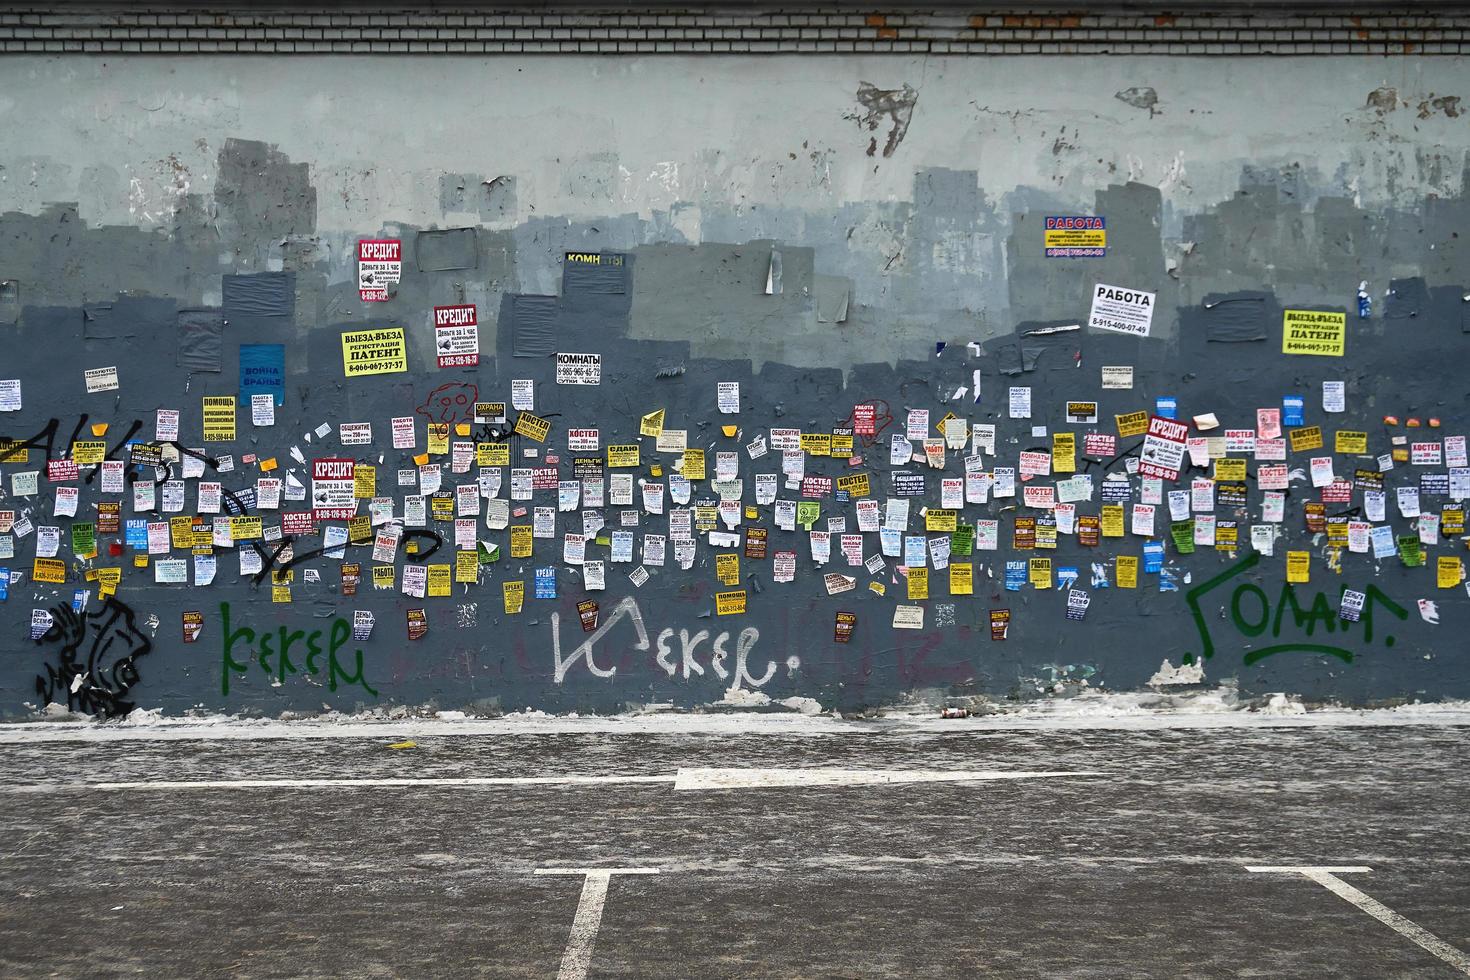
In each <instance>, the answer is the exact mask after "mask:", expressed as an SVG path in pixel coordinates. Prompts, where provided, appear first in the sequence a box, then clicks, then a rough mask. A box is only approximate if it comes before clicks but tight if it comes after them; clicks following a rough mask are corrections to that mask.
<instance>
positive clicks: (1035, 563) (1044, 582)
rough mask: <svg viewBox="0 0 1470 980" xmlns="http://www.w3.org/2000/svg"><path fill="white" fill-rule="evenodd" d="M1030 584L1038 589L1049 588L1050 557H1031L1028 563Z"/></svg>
mask: <svg viewBox="0 0 1470 980" xmlns="http://www.w3.org/2000/svg"><path fill="white" fill-rule="evenodd" d="M1028 568H1029V571H1030V573H1031V585H1032V586H1033V587H1035V588H1038V589H1049V588H1051V559H1050V558H1032V559H1030V561H1029V563H1028Z"/></svg>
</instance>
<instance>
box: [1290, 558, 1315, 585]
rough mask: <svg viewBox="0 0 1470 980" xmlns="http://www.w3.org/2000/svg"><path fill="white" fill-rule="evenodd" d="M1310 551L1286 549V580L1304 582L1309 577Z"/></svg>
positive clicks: (1310, 566) (1310, 565)
mask: <svg viewBox="0 0 1470 980" xmlns="http://www.w3.org/2000/svg"><path fill="white" fill-rule="evenodd" d="M1311 568H1312V553H1311V552H1310V551H1288V552H1287V553H1286V580H1287V581H1288V582H1306V581H1308V580H1309V579H1310V576H1311Z"/></svg>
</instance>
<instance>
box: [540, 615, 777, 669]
mask: <svg viewBox="0 0 1470 980" xmlns="http://www.w3.org/2000/svg"><path fill="white" fill-rule="evenodd" d="M624 618H627V619H629V620H631V621H632V623H633V628H634V629H635V630H636V631H637V635H638V641H637V642H636V643H634V644H633V647H632V648H633V649H634V650H648V649H649V648H650V644H649V640H648V629H647V628H646V627H645V626H644V623H643V613H642V612H641V611H640V610H639V609H638V602H637V600H635V599H634V598H633V597H632V596H628V597H627V598H625V599H623V600H622V601H621V602H619V603H618V604H617V605H616V606H614V607H613V608H612V610H611V611H610V612H609V613H608V614H607V617H606V619H605V621H604V622H602V623H601V624H599V625H598V627H597V629H596V630H595V631H593V632H592V633H590V634H588V636H587V638H586V639H584V640H583V641H582V642H581V644H579V645H578V646H577V647H576V648H574V649H573V650H572V651H571V653H570V654H568V655H567V656H566V657H565V658H563V656H562V650H561V614H560V613H552V614H551V651H552V660H553V664H554V666H555V677H554V679H555V682H556V683H557V684H561V683H564V682H565V681H566V677H567V674H568V673H569V672H570V671H571V669H572V668H573V667H574V666H576V663H577V661H578V660H585V662H586V664H587V671H588V672H589V673H590V674H592V676H594V677H604V678H607V677H614V676H616V674H617V672H618V668H617V666H616V665H609V666H607V667H602V666H599V665H598V663H597V661H596V659H595V658H594V654H595V652H596V646H597V643H598V641H599V640H601V639H602V638H603V637H604V636H606V635H607V633H608V631H609V630H611V629H612V628H613V626H615V625H616V624H617V623H618V622H619V621H620V620H622V619H624ZM675 635H676V634H675V631H674V628H673V627H672V626H669V627H665V628H664V629H663V630H662V631H661V632H660V633H659V634H658V639H657V641H656V643H657V646H656V649H657V653H655V655H654V662H655V663H657V664H658V665H659V667H661V668H663V670H664V672H665V673H666V674H668V675H669V676H670V677H677V676H679V675H680V673H682V674H683V677H684V679H685V680H689V679H690V678H691V677H694V676H696V675H697V676H700V677H703V676H704V665H702V664H701V663H700V662H699V661H698V660H697V659H695V654H696V652H697V651H698V650H699V646H700V644H702V643H704V642H706V641H708V640H710V631H709V630H699V631H698V632H696V633H690V632H689V630H687V629H681V630H679V631H678V633H677V637H678V652H677V657H678V659H677V661H676V660H675V656H676V654H675V647H674V645H673V641H674V638H675ZM760 638H761V634H760V630H758V629H756V628H755V627H754V626H747V627H745V628H744V629H742V630H741V631H740V633H739V635H738V636H737V637H736V638H735V670H734V673H735V681H734V686H735V687H752V688H757V687H763V686H764V685H765V684H767V683H768V682H769V681H770V680H771V678H772V677H774V676H775V675H776V669H777V665H776V663H775V662H774V661H767V662H766V668H765V672H764V673H763V674H761V675H760V676H759V677H756V676H755V675H754V674H752V673H751V671H750V651H751V649H752V648H754V646H755V645H756V642H757V641H759V640H760ZM729 640H730V632H729V631H728V630H724V631H721V632H720V633H719V634H718V635H717V636H715V637H714V639H713V641H712V642H710V644H709V650H710V658H709V666H710V669H712V670H713V671H714V672H715V676H716V677H718V678H719V679H720V680H722V681H728V680H730V669H729V668H728V667H727V666H726V662H727V661H728V660H729V659H730V653H729V651H728V650H726V649H725V644H726V643H728V642H729ZM792 659H795V658H792ZM798 663H799V661H798Z"/></svg>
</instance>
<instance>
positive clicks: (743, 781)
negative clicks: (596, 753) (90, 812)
mask: <svg viewBox="0 0 1470 980" xmlns="http://www.w3.org/2000/svg"><path fill="white" fill-rule="evenodd" d="M1101 775H1104V774H1103V773H1100V772H1048V771H1013V772H1007V771H1004V770H958V771H953V772H949V771H944V770H934V769H913V770H903V769H889V770H885V769H703V768H692V769H680V770H679V771H678V772H677V773H676V774H674V775H669V776H455V777H424V778H411V777H384V778H378V779H201V780H158V781H143V782H118V783H90V784H86V785H84V786H82V787H77V786H75V785H67V784H61V783H57V784H54V785H47V786H36V785H31V786H23V787H22V786H17V787H9V788H7V789H8V790H9V791H12V792H45V791H47V790H50V789H56V790H62V789H77V788H83V789H96V790H106V791H111V790H189V789H355V788H375V787H390V786H404V787H408V786H426V787H432V786H563V785H564V786H587V785H616V784H619V783H673V784H674V789H675V790H678V791H691V790H709V789H765V788H771V787H779V786H787V787H789V786H811V787H819V786H876V785H889V784H897V783H941V782H943V783H957V782H982V781H990V780H1004V779H1046V778H1053V777H1067V776H1101Z"/></svg>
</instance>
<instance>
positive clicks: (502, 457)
mask: <svg viewBox="0 0 1470 980" xmlns="http://www.w3.org/2000/svg"><path fill="white" fill-rule="evenodd" d="M475 462H476V463H477V464H478V465H480V466H509V465H510V443H508V442H482V443H478V444H477V445H476V446H475Z"/></svg>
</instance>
